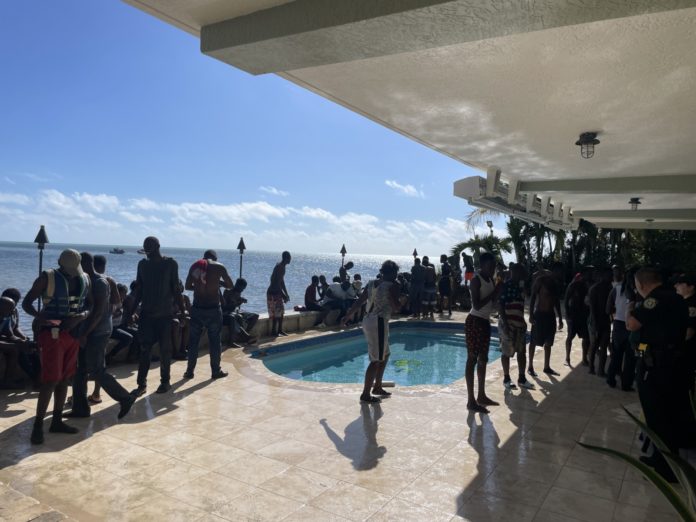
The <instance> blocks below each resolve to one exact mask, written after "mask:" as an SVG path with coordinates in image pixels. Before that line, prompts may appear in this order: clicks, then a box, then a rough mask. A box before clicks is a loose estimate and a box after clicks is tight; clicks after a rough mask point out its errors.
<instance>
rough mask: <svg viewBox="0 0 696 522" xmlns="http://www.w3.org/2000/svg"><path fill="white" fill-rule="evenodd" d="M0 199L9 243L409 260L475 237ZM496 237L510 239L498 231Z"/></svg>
mask: <svg viewBox="0 0 696 522" xmlns="http://www.w3.org/2000/svg"><path fill="white" fill-rule="evenodd" d="M0 202H3V203H4V204H3V207H2V208H5V209H7V210H8V212H11V215H12V219H10V220H9V221H10V223H9V224H8V227H6V228H8V230H7V234H6V238H7V240H22V239H25V238H26V237H30V236H31V237H33V235H35V233H36V229H37V228H38V225H40V224H45V225H46V227H47V229H48V230H49V234H50V237H51V240H52V241H54V242H68V243H69V242H79V243H101V244H132V245H137V244H140V243H141V242H142V238H143V237H144V236H146V235H156V236H158V237H159V238H160V240H161V241H162V244H166V245H168V246H179V247H206V248H209V247H216V246H217V247H218V248H223V247H225V246H226V245H227V246H229V245H233V246H234V245H236V244H237V241H238V240H239V237H240V236H244V238H245V240H246V241H247V246H249V247H250V248H252V249H254V250H280V249H284V248H290V249H292V250H293V251H297V252H315V253H321V252H333V251H334V250H335V249H336V248H339V247H340V246H341V244H342V243H345V244H346V247H347V248H348V250H349V251H350V252H353V253H366V254H391V255H395V254H397V255H398V254H403V255H408V254H410V253H411V252H412V251H413V248H414V247H415V248H417V249H418V251H419V252H421V253H422V254H424V255H430V256H431V257H434V256H439V255H440V254H442V253H445V252H448V251H449V250H450V248H451V247H452V246H453V245H454V244H456V243H458V242H460V241H464V240H466V239H468V238H470V237H471V236H472V232H471V231H470V230H469V228H468V227H467V225H466V223H465V222H464V221H462V220H460V219H455V218H443V219H437V220H432V219H429V218H424V219H411V220H390V219H386V218H385V217H383V216H377V215H373V214H369V213H360V212H345V213H342V214H338V213H335V212H332V211H330V210H327V209H325V208H321V207H312V206H303V207H292V206H284V205H273V204H271V203H269V202H268V201H263V200H258V201H247V202H239V203H230V204H214V203H205V202H196V201H184V202H165V201H154V200H151V199H147V198H135V199H127V200H123V201H122V200H119V198H118V197H116V196H115V195H111V194H85V193H74V194H65V193H63V192H60V191H59V190H55V189H46V190H42V191H40V192H38V193H37V195H36V196H34V197H30V196H28V195H25V194H12V193H0ZM28 205H32V206H31V207H30V206H28ZM30 209H31V211H29V210H30ZM475 232H476V233H479V234H482V233H484V234H485V233H488V229H487V228H486V227H476V230H475ZM495 233H496V234H499V235H505V233H504V231H499V230H497V229H496V230H495ZM252 245H253V246H252Z"/></svg>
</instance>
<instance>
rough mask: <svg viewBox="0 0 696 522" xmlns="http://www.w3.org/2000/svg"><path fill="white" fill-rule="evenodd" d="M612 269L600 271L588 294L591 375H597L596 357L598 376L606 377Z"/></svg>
mask: <svg viewBox="0 0 696 522" xmlns="http://www.w3.org/2000/svg"><path fill="white" fill-rule="evenodd" d="M612 278H613V273H612V270H611V268H604V269H602V270H600V277H599V281H598V282H597V283H595V284H594V285H592V287H590V290H589V291H588V292H587V303H588V305H589V307H590V320H589V324H588V327H589V331H590V356H589V363H590V373H591V374H593V375H594V374H595V356H598V357H597V359H598V361H599V366H598V368H597V372H596V373H597V375H598V376H599V377H606V373H605V370H606V365H607V349H608V348H609V341H610V339H611V317H610V316H609V314H608V313H607V310H606V307H607V300H608V299H609V294H610V293H611V291H612V289H613V286H612V284H611V281H612Z"/></svg>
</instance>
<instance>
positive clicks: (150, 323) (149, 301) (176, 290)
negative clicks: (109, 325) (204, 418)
mask: <svg viewBox="0 0 696 522" xmlns="http://www.w3.org/2000/svg"><path fill="white" fill-rule="evenodd" d="M143 250H144V251H145V254H146V255H147V258H146V259H142V260H140V262H139V263H138V275H137V278H136V285H135V294H134V296H133V305H132V308H131V309H132V310H135V309H137V307H138V304H140V303H142V304H141V309H140V310H141V312H140V322H139V323H138V332H139V336H140V364H139V366H138V387H137V388H136V389H135V390H133V392H132V393H133V394H134V395H135V396H136V397H140V396H141V395H144V394H145V393H146V392H147V374H148V372H149V371H150V360H151V354H152V347H153V346H154V344H155V343H159V349H160V385H159V387H158V388H157V390H156V392H157V393H166V392H168V391H169V389H170V388H171V384H170V374H169V369H170V366H171V358H172V320H173V309H174V308H175V306H176V307H177V308H178V309H179V310H180V311H181V313H184V310H185V307H184V300H183V297H182V295H181V291H182V288H181V286H180V284H179V265H178V264H177V263H176V261H174V260H173V259H172V258H170V257H164V256H163V255H162V254H161V253H160V243H159V239H157V238H156V237H152V236H149V237H146V238H145V241H144V242H143Z"/></svg>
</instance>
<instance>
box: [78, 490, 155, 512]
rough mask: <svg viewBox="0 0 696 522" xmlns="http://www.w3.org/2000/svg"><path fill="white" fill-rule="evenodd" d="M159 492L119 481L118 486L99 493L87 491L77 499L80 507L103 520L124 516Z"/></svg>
mask: <svg viewBox="0 0 696 522" xmlns="http://www.w3.org/2000/svg"><path fill="white" fill-rule="evenodd" d="M158 495H159V494H158V493H157V492H156V491H155V490H153V489H151V488H149V487H144V486H143V485H142V484H131V483H129V484H124V483H123V482H121V483H119V484H118V486H117V487H115V488H111V489H103V490H101V491H100V492H99V494H98V495H94V494H92V493H87V494H86V495H83V496H81V497H78V498H77V499H76V500H75V504H77V505H78V506H80V508H81V509H82V510H83V511H85V512H87V513H89V514H90V515H94V516H95V517H97V518H99V519H101V520H118V519H123V518H124V512H125V511H130V510H134V509H136V508H138V507H140V506H142V505H144V504H146V503H148V502H150V501H151V499H152V498H156V497H157V496H158Z"/></svg>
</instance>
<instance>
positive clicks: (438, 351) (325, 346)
mask: <svg viewBox="0 0 696 522" xmlns="http://www.w3.org/2000/svg"><path fill="white" fill-rule="evenodd" d="M390 347H391V356H390V358H389V363H388V365H387V369H386V371H385V373H384V379H385V380H388V381H394V382H396V384H398V385H400V386H416V385H419V384H449V383H451V382H453V381H456V380H458V379H461V378H462V377H463V376H464V366H465V364H466V359H467V354H466V347H465V343H464V334H463V332H462V331H461V330H453V329H442V328H398V327H397V328H392V329H391V333H390ZM287 348H289V349H288V351H284V352H281V353H275V354H272V355H268V356H266V357H264V358H263V359H262V360H263V363H264V365H265V366H266V368H268V369H269V370H271V371H272V372H274V373H277V374H279V375H282V376H284V377H287V378H290V379H296V380H300V381H312V382H332V383H361V382H363V379H364V377H365V369H366V368H367V365H368V364H369V362H370V361H369V358H368V356H367V345H366V343H365V338H364V336H363V335H362V333H361V334H360V335H354V336H352V337H348V338H339V339H334V340H332V339H331V336H329V337H328V339H327V338H323V339H322V340H321V342H320V344H313V345H311V344H310V345H308V346H307V345H302V344H301V343H299V344H298V347H297V349H292V348H293V347H292V346H289V347H287ZM498 358H500V348H499V344H498V339H497V338H492V339H491V351H490V355H489V359H490V360H496V359H498Z"/></svg>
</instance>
